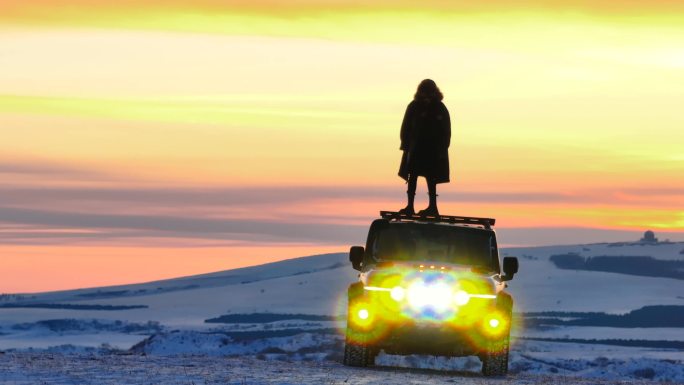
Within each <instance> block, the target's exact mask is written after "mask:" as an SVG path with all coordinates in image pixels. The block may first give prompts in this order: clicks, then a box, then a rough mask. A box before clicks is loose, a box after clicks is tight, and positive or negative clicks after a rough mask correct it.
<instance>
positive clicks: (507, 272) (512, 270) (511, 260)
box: [502, 257, 518, 281]
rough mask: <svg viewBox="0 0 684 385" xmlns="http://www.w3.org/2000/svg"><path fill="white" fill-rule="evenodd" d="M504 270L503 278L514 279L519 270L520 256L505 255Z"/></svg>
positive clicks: (506, 279) (505, 279)
mask: <svg viewBox="0 0 684 385" xmlns="http://www.w3.org/2000/svg"><path fill="white" fill-rule="evenodd" d="M503 272H504V276H503V277H502V278H503V280H504V281H510V280H511V279H513V276H514V275H515V274H516V273H517V272H518V258H516V257H504V259H503Z"/></svg>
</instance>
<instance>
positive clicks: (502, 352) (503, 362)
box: [482, 336, 509, 377]
mask: <svg viewBox="0 0 684 385" xmlns="http://www.w3.org/2000/svg"><path fill="white" fill-rule="evenodd" d="M508 347H509V336H506V337H504V338H502V339H500V340H498V341H492V342H490V343H489V346H488V347H487V350H486V351H485V352H484V354H483V356H482V375H484V376H486V377H493V376H505V375H506V374H507V373H508Z"/></svg>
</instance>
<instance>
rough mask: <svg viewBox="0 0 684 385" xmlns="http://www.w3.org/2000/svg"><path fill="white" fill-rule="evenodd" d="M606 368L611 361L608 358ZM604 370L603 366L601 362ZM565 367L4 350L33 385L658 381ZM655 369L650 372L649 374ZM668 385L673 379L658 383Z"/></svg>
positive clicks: (7, 374) (5, 373) (9, 372)
mask: <svg viewBox="0 0 684 385" xmlns="http://www.w3.org/2000/svg"><path fill="white" fill-rule="evenodd" d="M603 365H605V367H606V368H608V367H610V363H609V362H606V363H603ZM598 367H599V370H600V369H601V367H600V365H599V366H598ZM565 371H567V370H566V369H563V368H559V369H558V372H556V373H553V374H552V375H545V374H530V373H514V374H510V375H509V376H508V377H506V378H489V379H488V378H483V377H481V376H480V375H478V374H475V373H472V372H470V371H467V370H431V369H419V368H396V367H386V366H379V367H375V368H367V369H356V368H348V367H345V366H342V365H341V364H339V363H337V362H331V361H323V362H287V361H263V360H260V359H257V358H246V357H212V356H176V357H168V356H140V355H94V354H70V355H64V354H52V353H42V354H35V353H6V354H0V383H2V384H15V385H29V384H43V383H46V384H55V385H57V384H63V385H67V384H69V385H72V384H79V385H80V384H98V385H107V384H166V385H181V384H183V385H186V384H195V385H203V384H223V385H245V384H250V385H260V384H278V385H286V384H292V385H306V384H312V385H335V384H339V385H363V384H383V385H410V384H416V385H418V384H463V385H482V384H496V385H508V384H516V385H525V384H611V385H613V384H625V385H627V384H634V385H638V384H654V383H656V382H653V381H651V380H648V379H632V380H626V381H620V382H616V381H615V380H614V379H601V378H596V377H589V378H582V377H577V376H572V375H568V374H566V373H564V372H565ZM649 373H650V372H648V371H647V370H646V371H644V374H646V375H648V374H649ZM657 383H659V384H668V383H669V382H657Z"/></svg>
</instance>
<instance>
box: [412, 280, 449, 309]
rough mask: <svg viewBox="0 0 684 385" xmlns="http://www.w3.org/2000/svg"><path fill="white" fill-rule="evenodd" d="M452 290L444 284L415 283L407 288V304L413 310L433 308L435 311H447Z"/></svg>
mask: <svg viewBox="0 0 684 385" xmlns="http://www.w3.org/2000/svg"><path fill="white" fill-rule="evenodd" d="M451 297H452V290H451V287H449V285H447V284H445V283H437V284H434V285H426V284H425V283H423V282H416V283H414V284H413V285H411V286H410V287H409V288H408V293H407V298H408V303H409V305H410V306H411V307H413V308H415V309H420V308H424V307H428V306H429V307H433V308H435V310H438V311H443V310H447V309H448V308H449V307H450V305H451Z"/></svg>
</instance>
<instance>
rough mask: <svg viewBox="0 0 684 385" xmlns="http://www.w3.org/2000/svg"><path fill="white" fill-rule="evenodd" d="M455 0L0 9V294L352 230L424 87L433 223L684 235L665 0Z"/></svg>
mask: <svg viewBox="0 0 684 385" xmlns="http://www.w3.org/2000/svg"><path fill="white" fill-rule="evenodd" d="M471 3H472V2H465V1H463V2H447V1H431V2H427V3H425V4H424V5H421V7H420V9H416V8H415V7H413V6H412V2H408V1H407V2H396V1H391V2H390V1H386V2H375V3H374V6H373V7H368V6H364V5H360V4H357V3H355V2H349V1H342V0H339V1H322V0H306V1H297V2H278V1H257V2H255V1H250V2H225V1H209V0H206V1H200V2H197V1H194V2H185V1H180V0H179V1H174V2H167V1H164V2H161V1H149V0H148V1H143V2H140V1H136V2H132V1H121V2H116V3H115V5H111V4H110V2H104V1H86V0H82V1H47V0H45V1H2V0H0V135H1V137H2V138H3V139H2V141H0V176H1V178H0V197H2V200H1V201H0V255H1V256H2V261H3V266H2V267H1V269H2V270H0V277H2V279H0V292H17V291H39V290H49V289H61V288H73V287H80V286H94V285H103V284H117V283H126V282H136V281H144V280H152V279H158V278H163V277H173V276H179V275H187V274H195V273H199V272H207V271H213V270H218V269H226V268H231V267H236V266H245V265H251V264H256V263H262V262H265V261H271V260H277V259H282V258H290V257H295V256H300V255H305V254H315V253H318V252H330V251H335V250H339V251H344V250H345V249H346V248H347V247H348V246H349V245H351V244H359V243H362V242H363V238H364V232H365V226H366V225H367V224H368V223H369V221H370V220H371V219H372V218H374V216H375V215H376V213H377V211H378V210H379V209H388V208H389V209H391V208H399V207H401V206H402V204H403V200H404V191H405V185H403V183H402V181H401V180H400V179H399V178H398V177H397V176H396V171H397V167H398V161H399V159H400V155H401V154H400V152H399V151H398V146H399V143H398V129H399V124H400V122H401V117H402V114H403V111H404V109H405V106H406V104H407V103H408V101H409V100H410V98H411V95H412V94H413V92H414V89H415V86H416V85H417V83H418V82H419V81H420V80H421V79H423V78H425V77H431V78H433V79H435V80H436V81H437V83H438V84H439V86H440V87H441V89H442V91H443V92H444V94H445V100H444V102H445V104H446V105H447V107H448V108H449V110H450V112H451V116H452V119H453V137H452V146H451V153H450V156H451V168H452V183H450V184H448V185H441V186H440V208H441V211H442V212H446V213H454V214H459V215H472V216H491V217H496V218H497V219H498V224H499V226H498V227H499V229H500V230H501V231H500V238H501V239H500V242H501V243H503V244H507V245H529V244H549V243H573V242H583V241H586V242H589V241H594V242H595V241H600V240H620V239H624V240H629V239H636V238H637V237H638V235H639V233H640V232H642V231H643V230H645V229H647V228H650V229H653V230H655V231H656V232H657V233H658V234H661V238H668V237H669V238H672V239H684V209H683V207H684V178H682V177H681V175H683V173H684V151H683V150H682V148H683V147H682V145H681V143H683V142H684V130H682V126H683V125H684V114H682V112H681V107H680V106H681V105H682V102H683V100H682V96H681V90H682V89H683V88H684V71H683V69H684V51H682V42H683V41H684V28H683V27H682V25H684V20H682V19H684V12H682V10H683V9H682V8H684V6H683V5H682V3H681V2H672V1H655V2H637V1H607V2H590V1H581V2H577V1H574V2H567V1H554V2H534V1H525V2H509V1H497V2H487V3H486V5H482V4H484V3H477V4H478V5H471ZM597 4H599V5H597ZM423 203H424V185H423V184H422V181H421V184H419V205H422V204H423ZM539 229H547V230H548V229H556V230H553V231H554V234H555V235H554V236H546V235H545V236H544V237H535V236H534V234H535V231H539ZM584 229H597V231H596V232H594V233H593V235H592V233H589V232H587V231H586V230H584ZM544 234H547V233H544ZM155 266H156V267H157V268H154V267H155ZM160 266H161V267H160ZM113 272H115V273H113Z"/></svg>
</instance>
